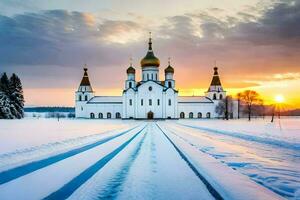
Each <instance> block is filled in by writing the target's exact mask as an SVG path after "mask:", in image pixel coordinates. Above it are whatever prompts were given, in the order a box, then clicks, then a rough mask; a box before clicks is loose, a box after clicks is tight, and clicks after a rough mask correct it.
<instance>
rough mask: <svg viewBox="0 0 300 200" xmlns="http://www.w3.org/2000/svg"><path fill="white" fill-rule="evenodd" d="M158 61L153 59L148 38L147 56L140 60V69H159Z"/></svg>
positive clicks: (150, 42)
mask: <svg viewBox="0 0 300 200" xmlns="http://www.w3.org/2000/svg"><path fill="white" fill-rule="evenodd" d="M159 65H160V61H159V59H158V58H156V57H155V55H154V53H153V50H152V41H151V37H150V38H149V48H148V52H147V55H146V56H145V57H144V58H143V59H142V60H141V66H142V67H148V66H154V67H159Z"/></svg>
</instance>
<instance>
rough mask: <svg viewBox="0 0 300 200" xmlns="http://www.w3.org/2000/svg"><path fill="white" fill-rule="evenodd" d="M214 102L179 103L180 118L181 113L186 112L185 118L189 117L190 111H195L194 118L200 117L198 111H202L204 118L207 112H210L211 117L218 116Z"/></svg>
mask: <svg viewBox="0 0 300 200" xmlns="http://www.w3.org/2000/svg"><path fill="white" fill-rule="evenodd" d="M215 105H216V104H214V103H178V115H177V116H178V118H180V113H181V112H184V114H185V118H189V113H190V112H192V113H193V118H197V117H198V112H201V113H202V118H206V114H207V113H210V117H211V118H215V117H217V114H216V113H215Z"/></svg>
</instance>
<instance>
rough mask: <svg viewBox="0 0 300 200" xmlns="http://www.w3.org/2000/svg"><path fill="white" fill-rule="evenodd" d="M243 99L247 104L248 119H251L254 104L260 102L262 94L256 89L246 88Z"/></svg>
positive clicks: (242, 95) (242, 94)
mask: <svg viewBox="0 0 300 200" xmlns="http://www.w3.org/2000/svg"><path fill="white" fill-rule="evenodd" d="M241 100H242V101H243V103H245V104H246V112H247V114H248V120H249V121H250V120H251V116H252V106H253V105H258V104H260V102H261V98H260V95H259V94H258V93H257V92H256V91H253V90H245V91H244V92H242V93H241Z"/></svg>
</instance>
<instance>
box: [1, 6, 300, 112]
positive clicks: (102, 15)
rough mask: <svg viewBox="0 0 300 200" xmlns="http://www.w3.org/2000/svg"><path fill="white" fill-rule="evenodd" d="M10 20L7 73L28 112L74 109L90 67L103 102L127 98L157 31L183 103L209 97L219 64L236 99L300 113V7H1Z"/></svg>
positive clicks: (156, 43) (5, 37) (4, 53)
mask: <svg viewBox="0 0 300 200" xmlns="http://www.w3.org/2000/svg"><path fill="white" fill-rule="evenodd" d="M0 11H1V12H0V73H2V72H8V73H13V72H14V73H17V74H18V75H19V76H20V77H21V79H22V81H23V85H24V90H25V97H26V104H27V105H68V106H72V105H73V104H74V100H73V99H74V91H75V90H76V89H77V87H78V85H79V82H80V80H81V77H82V74H83V71H82V67H83V65H84V64H85V63H86V64H87V65H88V68H89V76H90V79H91V82H92V86H93V88H94V89H95V90H96V93H97V95H121V91H122V88H123V85H124V79H125V78H126V73H125V71H126V68H127V67H128V65H129V58H130V56H132V57H133V63H134V66H135V67H136V69H138V71H137V74H138V77H139V75H140V64H139V62H140V59H141V58H142V57H143V56H144V55H145V54H146V50H147V40H148V32H149V31H151V32H152V36H153V48H154V52H155V54H156V56H157V57H159V58H160V61H161V66H160V69H161V70H160V71H161V78H163V69H164V68H165V67H166V65H167V58H168V57H171V63H172V66H173V67H174V68H175V78H176V84H177V88H178V89H179V92H180V94H181V95H192V94H195V95H202V94H203V91H204V90H206V89H207V87H208V86H209V83H210V80H211V76H212V73H213V70H212V68H213V66H214V61H215V60H216V61H217V65H218V67H219V72H220V74H221V81H222V83H223V86H224V87H225V88H226V89H227V90H228V91H229V93H231V94H235V93H236V92H237V91H240V90H244V89H254V90H257V91H258V92H260V93H261V95H262V96H263V97H264V98H265V100H266V102H270V103H271V102H272V101H273V99H274V96H275V95H278V94H281V95H284V96H285V98H286V104H288V105H290V106H297V107H300V94H299V86H300V23H299V22H300V1H292V0H285V1H283V0H243V1H241V0H214V1H211V0H209V1H208V0H189V1H186V0H164V1H161V0H151V1H146V0H127V1H124V0H101V1H100V0H90V1H87V0H52V1H46V0H26V1H23V0H1V1H0Z"/></svg>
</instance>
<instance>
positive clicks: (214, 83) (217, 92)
mask: <svg viewBox="0 0 300 200" xmlns="http://www.w3.org/2000/svg"><path fill="white" fill-rule="evenodd" d="M205 95H206V96H207V97H209V98H210V99H211V100H213V101H216V100H222V99H223V98H225V97H226V91H224V90H223V87H222V84H221V81H220V77H219V72H218V67H217V66H216V64H215V67H214V75H213V78H212V80H211V83H210V86H209V88H208V90H207V92H206V93H205Z"/></svg>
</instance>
